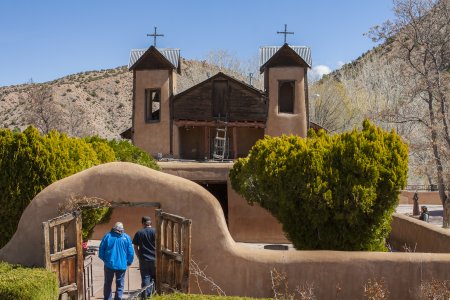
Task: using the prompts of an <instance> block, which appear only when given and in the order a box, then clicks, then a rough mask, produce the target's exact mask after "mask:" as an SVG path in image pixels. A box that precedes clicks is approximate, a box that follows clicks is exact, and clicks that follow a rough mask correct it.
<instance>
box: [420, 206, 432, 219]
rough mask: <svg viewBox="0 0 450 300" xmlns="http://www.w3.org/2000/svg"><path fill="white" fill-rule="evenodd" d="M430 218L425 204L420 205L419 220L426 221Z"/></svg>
mask: <svg viewBox="0 0 450 300" xmlns="http://www.w3.org/2000/svg"><path fill="white" fill-rule="evenodd" d="M429 218H430V213H429V212H428V208H427V207H426V206H422V212H421V213H420V217H419V220H422V221H425V222H428V220H429Z"/></svg>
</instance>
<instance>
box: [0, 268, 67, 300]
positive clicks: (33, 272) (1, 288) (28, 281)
mask: <svg viewBox="0 0 450 300" xmlns="http://www.w3.org/2000/svg"><path fill="white" fill-rule="evenodd" d="M58 295H59V283H58V279H57V278H56V275H55V274H54V273H53V272H50V271H47V270H45V269H41V268H25V267H21V266H16V265H9V264H7V263H4V262H0V299H3V300H49V299H58Z"/></svg>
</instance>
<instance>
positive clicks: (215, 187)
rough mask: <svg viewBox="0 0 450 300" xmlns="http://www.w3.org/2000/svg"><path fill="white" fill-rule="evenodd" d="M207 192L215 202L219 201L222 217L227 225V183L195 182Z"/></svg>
mask: <svg viewBox="0 0 450 300" xmlns="http://www.w3.org/2000/svg"><path fill="white" fill-rule="evenodd" d="M197 183H198V184H200V185H201V186H202V187H203V188H204V189H206V190H207V191H208V192H210V193H211V194H213V196H214V197H216V199H217V200H219V203H220V206H222V210H223V215H224V216H225V221H226V222H227V225H228V189H227V183H226V182H225V181H224V182H207V181H205V182H197Z"/></svg>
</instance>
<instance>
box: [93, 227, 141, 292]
mask: <svg viewBox="0 0 450 300" xmlns="http://www.w3.org/2000/svg"><path fill="white" fill-rule="evenodd" d="M98 257H100V259H101V260H103V262H104V263H105V267H104V271H105V283H104V285H103V297H104V299H105V300H111V299H112V291H111V285H112V281H113V279H114V275H115V276H116V294H115V297H114V299H115V300H117V299H122V295H123V290H124V286H125V272H126V271H127V267H128V266H129V265H131V263H132V262H133V258H134V250H133V245H132V243H131V238H130V237H129V236H128V234H126V233H125V232H124V228H123V224H122V223H121V222H117V223H116V224H115V225H114V227H113V228H112V229H111V231H110V232H108V233H107V234H106V235H105V236H104V237H103V239H102V241H101V243H100V248H99V250H98Z"/></svg>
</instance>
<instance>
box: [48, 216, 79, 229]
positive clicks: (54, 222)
mask: <svg viewBox="0 0 450 300" xmlns="http://www.w3.org/2000/svg"><path fill="white" fill-rule="evenodd" d="M73 219H75V216H74V215H73V214H70V213H69V214H65V215H62V216H60V217H58V218H55V219H52V220H49V221H48V223H49V226H50V227H55V226H58V225H60V224H62V223H67V222H70V221H72V220H73Z"/></svg>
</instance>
